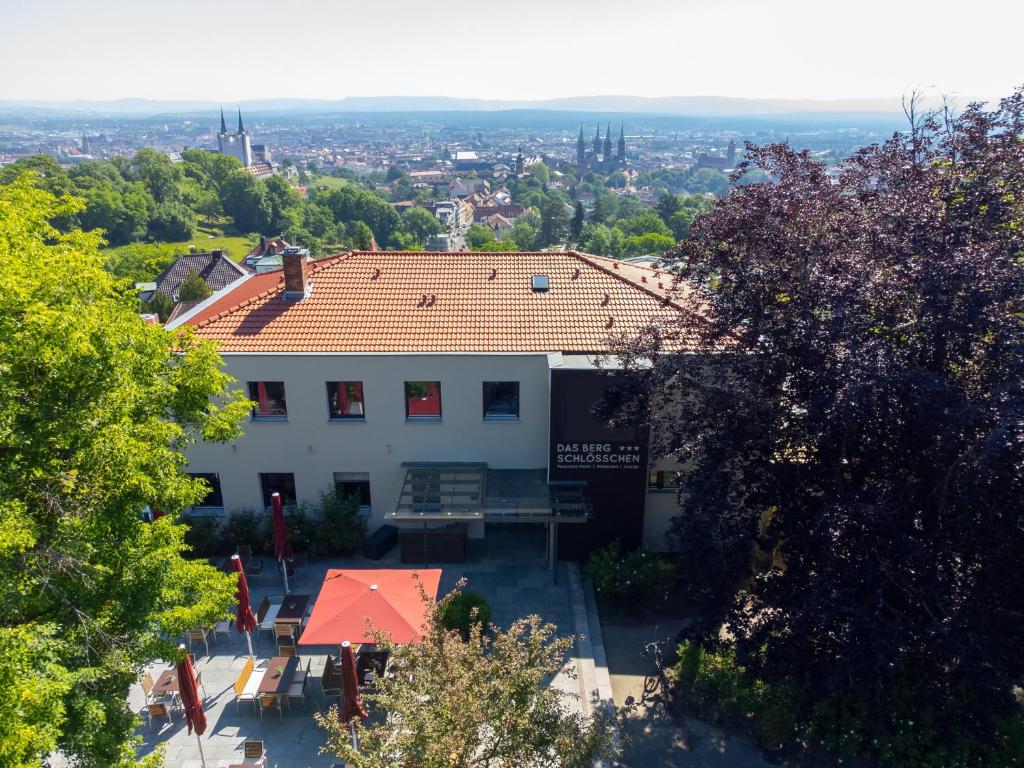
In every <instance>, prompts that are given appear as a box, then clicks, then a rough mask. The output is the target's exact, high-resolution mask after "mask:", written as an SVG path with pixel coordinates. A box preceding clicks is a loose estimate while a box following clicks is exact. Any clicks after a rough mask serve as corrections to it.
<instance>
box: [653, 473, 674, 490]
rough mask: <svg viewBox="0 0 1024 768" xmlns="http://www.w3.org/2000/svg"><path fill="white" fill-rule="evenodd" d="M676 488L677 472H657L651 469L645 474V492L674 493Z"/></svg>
mask: <svg viewBox="0 0 1024 768" xmlns="http://www.w3.org/2000/svg"><path fill="white" fill-rule="evenodd" d="M678 487H679V473H678V472H658V471H655V470H653V469H652V470H651V471H650V472H648V473H647V490H649V491H674V490H676V489H677V488H678Z"/></svg>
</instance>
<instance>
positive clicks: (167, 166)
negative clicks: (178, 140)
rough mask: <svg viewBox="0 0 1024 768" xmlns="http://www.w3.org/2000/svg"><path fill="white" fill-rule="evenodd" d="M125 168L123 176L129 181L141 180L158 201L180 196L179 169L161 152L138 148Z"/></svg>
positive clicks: (175, 198)
mask: <svg viewBox="0 0 1024 768" xmlns="http://www.w3.org/2000/svg"><path fill="white" fill-rule="evenodd" d="M125 170H126V173H125V174H124V175H125V178H126V179H128V180H129V181H140V182H142V185H143V186H144V187H145V188H146V191H147V192H149V194H150V195H152V197H153V199H154V200H156V202H158V203H166V202H170V201H174V200H178V199H179V198H180V197H181V192H180V189H179V185H180V183H181V180H182V172H181V169H179V168H178V166H177V165H175V164H174V163H172V162H171V160H170V158H168V157H167V155H165V154H164V153H163V152H157V151H156V150H155V149H140V150H139V151H138V152H137V153H136V154H135V157H133V158H132V160H131V163H130V164H129V165H128V167H127V168H126V169H125Z"/></svg>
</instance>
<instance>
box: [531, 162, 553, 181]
mask: <svg viewBox="0 0 1024 768" xmlns="http://www.w3.org/2000/svg"><path fill="white" fill-rule="evenodd" d="M526 170H528V171H529V172H530V175H531V176H532V177H533V178H534V179H536V180H537V181H538V182H539V183H540V185H541V186H545V185H546V184H547V183H548V182H549V181H551V169H550V168H548V167H547V166H546V165H544V163H534V164H533V165H531V166H530V167H529V168H527V169H526Z"/></svg>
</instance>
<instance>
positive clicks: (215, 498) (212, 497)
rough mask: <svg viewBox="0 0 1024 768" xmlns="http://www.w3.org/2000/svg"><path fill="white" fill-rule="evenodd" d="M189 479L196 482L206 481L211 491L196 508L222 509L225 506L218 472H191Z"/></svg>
mask: <svg viewBox="0 0 1024 768" xmlns="http://www.w3.org/2000/svg"><path fill="white" fill-rule="evenodd" d="M189 477H191V478H192V479H194V480H205V481H206V485H207V486H209V488H210V490H209V491H208V492H207V494H206V498H205V499H203V500H202V501H201V502H199V503H198V504H196V507H221V508H223V506H224V495H223V494H222V493H221V491H220V475H218V474H217V473H216V472H190V473H189Z"/></svg>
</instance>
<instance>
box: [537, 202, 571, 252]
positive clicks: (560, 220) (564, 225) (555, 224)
mask: <svg viewBox="0 0 1024 768" xmlns="http://www.w3.org/2000/svg"><path fill="white" fill-rule="evenodd" d="M568 229H569V215H568V214H567V213H566V211H565V203H563V202H562V201H561V200H550V201H549V202H548V203H547V204H546V205H545V206H544V209H543V210H542V211H541V214H540V244H541V245H542V246H549V245H559V244H561V243H563V242H565V236H566V233H567V232H568Z"/></svg>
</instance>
